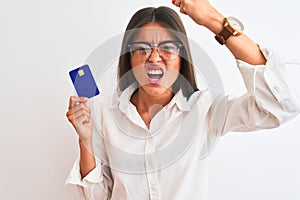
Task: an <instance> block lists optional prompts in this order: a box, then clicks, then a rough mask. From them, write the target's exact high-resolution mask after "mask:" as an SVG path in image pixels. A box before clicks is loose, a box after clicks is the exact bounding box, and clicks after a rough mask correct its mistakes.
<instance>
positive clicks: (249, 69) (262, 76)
mask: <svg viewBox="0 0 300 200" xmlns="http://www.w3.org/2000/svg"><path fill="white" fill-rule="evenodd" d="M261 51H262V53H263V55H264V56H265V58H266V60H267V62H266V64H265V65H251V64H249V63H246V62H243V61H241V60H237V61H236V62H237V66H238V68H239V70H240V72H241V75H242V77H243V80H244V83H245V86H246V89H247V93H246V94H244V95H243V96H240V97H237V98H232V99H230V97H227V96H226V97H223V98H220V99H218V100H216V101H215V103H214V104H217V105H213V106H212V108H214V109H212V110H211V111H210V112H211V113H210V117H211V118H210V127H213V130H216V129H218V134H221V135H223V134H225V133H226V132H230V131H238V132H245V131H253V130H259V129H267V128H274V127H277V126H279V125H280V124H283V123H285V122H287V121H288V120H290V119H292V118H293V117H295V116H296V115H297V114H298V113H299V111H300V107H299V102H298V101H299V100H297V94H296V91H295V90H294V88H293V86H292V85H291V84H290V83H289V80H288V77H287V73H286V68H287V67H288V63H286V62H285V59H284V58H282V57H280V56H279V55H278V54H277V53H276V52H274V51H272V50H270V49H261ZM220 113H221V115H222V113H224V115H223V116H224V118H223V123H220V122H218V125H219V127H217V128H216V127H214V126H215V124H216V123H215V122H216V119H218V120H219V119H222V117H220ZM220 124H223V125H222V126H220Z"/></svg>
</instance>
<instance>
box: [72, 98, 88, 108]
mask: <svg viewBox="0 0 300 200" xmlns="http://www.w3.org/2000/svg"><path fill="white" fill-rule="evenodd" d="M87 101H88V98H86V97H75V96H71V97H70V100H69V109H71V108H73V107H74V106H76V105H79V104H80V103H85V102H87Z"/></svg>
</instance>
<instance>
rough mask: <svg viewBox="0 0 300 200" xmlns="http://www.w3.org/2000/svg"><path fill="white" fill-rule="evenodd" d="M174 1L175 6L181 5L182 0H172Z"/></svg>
mask: <svg viewBox="0 0 300 200" xmlns="http://www.w3.org/2000/svg"><path fill="white" fill-rule="evenodd" d="M172 3H173V4H174V5H175V6H177V7H180V4H181V0H175V1H172Z"/></svg>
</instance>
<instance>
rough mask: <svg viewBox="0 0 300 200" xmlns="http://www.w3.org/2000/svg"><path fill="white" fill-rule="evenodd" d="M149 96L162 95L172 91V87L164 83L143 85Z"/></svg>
mask: <svg viewBox="0 0 300 200" xmlns="http://www.w3.org/2000/svg"><path fill="white" fill-rule="evenodd" d="M141 88H142V89H143V90H144V91H145V92H146V93H147V94H148V95H149V96H161V95H167V94H171V93H172V89H171V88H167V87H164V86H162V85H158V84H157V85H156V84H147V85H143V86H142V87H141Z"/></svg>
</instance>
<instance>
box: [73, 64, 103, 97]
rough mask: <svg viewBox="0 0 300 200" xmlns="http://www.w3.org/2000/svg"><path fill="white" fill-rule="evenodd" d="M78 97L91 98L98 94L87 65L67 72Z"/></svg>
mask: <svg viewBox="0 0 300 200" xmlns="http://www.w3.org/2000/svg"><path fill="white" fill-rule="evenodd" d="M69 75H70V77H71V79H72V82H73V85H74V87H75V90H76V92H77V95H78V96H81V97H87V98H91V97H94V96H96V95H98V94H100V92H99V89H98V87H97V84H96V81H95V79H94V77H93V74H92V72H91V70H90V67H89V66H88V65H83V66H81V67H78V68H76V69H74V70H72V71H70V72H69Z"/></svg>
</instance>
